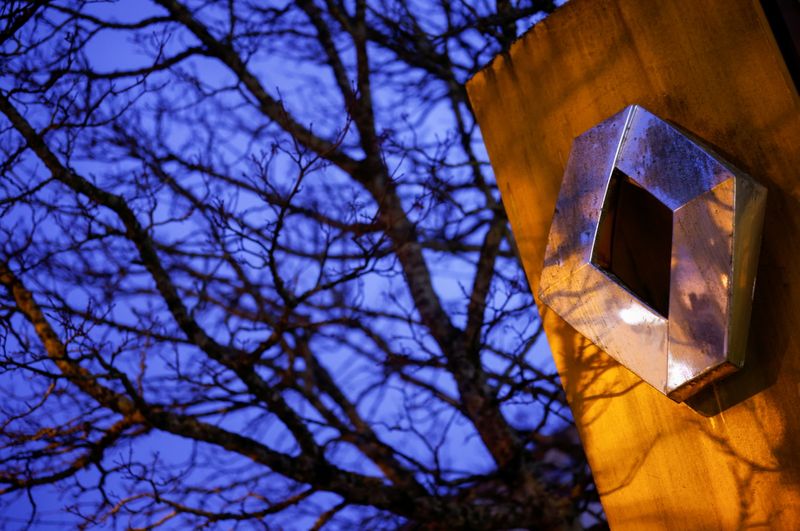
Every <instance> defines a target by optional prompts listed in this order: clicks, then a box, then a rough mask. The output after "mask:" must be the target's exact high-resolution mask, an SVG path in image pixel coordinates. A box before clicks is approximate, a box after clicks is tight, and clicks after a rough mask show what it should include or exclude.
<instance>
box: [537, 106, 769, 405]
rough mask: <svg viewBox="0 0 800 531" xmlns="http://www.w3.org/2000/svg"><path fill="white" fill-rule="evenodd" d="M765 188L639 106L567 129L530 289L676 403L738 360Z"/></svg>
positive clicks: (739, 362)
mask: <svg viewBox="0 0 800 531" xmlns="http://www.w3.org/2000/svg"><path fill="white" fill-rule="evenodd" d="M766 195H767V194H766V189H765V188H764V187H763V186H761V185H760V184H758V183H757V182H756V181H755V180H753V179H752V178H751V177H749V176H748V175H746V174H745V173H744V172H742V171H740V170H738V169H736V168H735V167H734V166H733V165H731V164H730V163H728V162H726V161H724V160H723V159H722V158H721V157H720V156H719V155H717V154H716V153H714V152H713V151H712V150H711V149H710V148H709V147H707V146H705V145H703V143H702V142H701V141H699V140H697V139H695V138H693V137H691V136H690V135H689V134H688V133H685V132H683V131H681V130H679V129H677V128H676V127H675V126H673V125H671V124H669V123H667V122H665V121H663V120H661V119H660V118H658V117H657V116H655V115H653V114H651V113H650V112H648V111H646V110H645V109H643V108H642V107H640V106H636V105H633V106H630V107H627V108H626V109H624V110H623V111H622V112H620V113H618V114H616V115H615V116H613V117H611V118H609V119H608V120H606V121H604V122H602V123H600V124H599V125H597V126H595V127H593V128H592V129H590V130H588V131H586V132H585V133H583V134H582V135H580V136H579V137H578V138H576V139H575V141H574V143H573V145H572V151H571V153H570V157H569V161H568V162H567V168H566V171H565V174H564V179H563V181H562V184H561V190H560V193H559V197H558V202H557V204H556V211H555V215H554V217H553V224H552V226H551V228H550V236H549V240H548V243H547V250H546V252H545V263H544V269H543V271H542V276H541V281H540V291H539V296H540V298H541V300H542V302H544V303H545V304H546V305H547V306H549V307H550V308H552V309H553V310H554V311H555V312H556V313H557V314H559V315H560V316H561V317H562V318H563V319H564V320H565V321H567V322H568V323H569V324H570V325H572V326H573V327H574V328H575V329H576V330H577V331H578V332H580V333H581V334H583V335H584V336H585V337H586V338H588V339H589V340H591V341H592V342H593V343H595V344H596V345H597V346H598V347H600V348H601V349H603V350H604V351H606V352H607V353H608V354H609V355H610V356H612V357H613V358H615V359H616V360H617V361H619V362H620V363H621V364H623V365H624V366H626V367H627V368H628V369H630V370H631V371H632V372H634V373H635V374H636V375H638V376H639V377H640V378H642V379H643V380H644V381H646V382H647V383H649V384H650V385H652V386H653V387H655V388H656V389H658V390H659V391H661V392H662V393H664V394H666V395H667V396H669V397H670V398H672V399H673V400H675V401H678V402H681V401H683V400H686V399H687V398H688V397H690V396H691V395H693V394H695V393H696V392H697V391H699V390H700V389H702V388H703V387H704V386H705V385H707V384H709V383H711V382H712V381H715V380H717V379H719V378H721V377H723V376H725V375H726V374H729V373H731V372H733V371H735V370H737V369H738V368H739V367H741V366H742V364H743V363H744V357H745V350H746V344H747V331H748V327H749V322H750V307H751V303H752V296H753V288H754V284H755V273H756V267H757V264H758V251H759V247H760V242H761V227H762V223H763V218H764V208H765V205H766Z"/></svg>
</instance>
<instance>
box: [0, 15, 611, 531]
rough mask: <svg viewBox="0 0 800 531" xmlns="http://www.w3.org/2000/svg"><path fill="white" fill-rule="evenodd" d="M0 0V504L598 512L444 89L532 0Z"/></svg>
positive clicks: (88, 508)
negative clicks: (110, 0) (117, 0)
mask: <svg viewBox="0 0 800 531" xmlns="http://www.w3.org/2000/svg"><path fill="white" fill-rule="evenodd" d="M0 9H2V17H3V19H2V20H3V25H2V28H0V31H1V33H0V39H2V45H1V46H2V50H0V51H1V52H2V57H1V58H0V112H2V115H0V128H1V129H0V157H2V167H1V169H0V171H1V172H2V173H1V174H0V194H1V195H0V215H2V223H0V245H2V248H1V249H0V283H2V284H3V286H4V288H5V289H3V290H0V291H1V292H2V293H0V304H1V305H2V306H1V307H0V311H1V312H2V316H1V318H0V322H1V323H2V326H1V327H0V331H2V336H1V337H0V341H1V343H0V344H1V345H2V350H1V351H0V355H1V356H2V358H0V371H1V373H0V392H2V393H3V399H2V402H0V408H1V409H0V417H1V418H0V420H1V421H2V425H1V426H2V428H0V444H1V445H2V446H1V448H2V449H1V450H0V492H2V496H0V502H1V503H4V504H5V506H6V509H7V512H6V514H12V513H13V514H17V515H18V516H19V515H20V514H22V513H21V512H20V511H21V510H22V509H20V508H21V507H24V508H26V509H25V510H26V511H27V513H26V514H25V518H26V519H27V522H28V523H29V524H33V525H35V524H42V523H47V522H48V521H50V520H53V519H61V520H62V521H65V522H72V523H80V524H81V525H83V526H84V527H95V526H102V527H107V526H115V527H148V528H149V527H159V526H162V525H163V526H165V527H175V528H184V527H186V526H207V525H215V524H217V523H220V524H222V525H223V527H226V528H227V527H245V528H250V527H264V528H302V527H313V528H315V529H318V528H321V527H323V526H330V527H332V528H333V527H338V528H353V527H365V528H395V527H398V526H407V527H410V528H414V527H424V528H448V529H450V528H487V529H488V528H510V527H517V528H519V527H525V528H541V529H560V528H566V527H570V528H572V527H575V526H577V525H587V524H588V525H591V524H592V523H593V521H594V522H595V523H597V524H598V525H601V524H602V514H601V513H600V510H599V505H598V503H597V494H596V492H595V489H594V486H593V483H592V480H591V477H590V475H589V473H588V469H587V466H586V462H585V457H584V455H583V452H582V450H581V447H580V443H579V441H578V440H577V437H576V436H575V432H574V428H573V426H572V424H571V421H570V419H569V413H568V409H567V408H566V405H565V403H564V396H563V393H562V391H561V388H560V386H559V383H558V380H557V376H556V375H555V373H554V370H553V368H552V366H551V364H550V363H549V361H548V360H547V359H546V358H545V357H543V356H541V354H538V355H537V353H536V350H537V349H535V347H536V346H537V345H541V343H540V342H541V340H542V337H541V330H540V327H539V323H538V321H537V318H536V312H535V308H534V307H533V300H532V297H531V296H530V293H529V289H528V286H527V284H526V281H525V278H524V274H523V272H522V270H521V267H520V265H519V262H518V260H517V258H516V256H515V252H514V242H513V238H512V235H511V234H510V232H509V229H508V223H507V219H506V216H505V213H504V210H503V206H502V204H501V202H500V198H499V194H498V190H497V189H496V185H495V183H494V181H493V178H492V175H491V170H490V168H489V166H488V163H487V162H486V157H485V155H484V153H483V152H482V148H481V142H480V138H479V134H478V131H477V129H476V125H475V121H474V118H473V116H472V114H471V110H470V108H469V103H468V101H467V98H466V93H465V91H464V82H465V80H466V79H468V77H469V76H471V75H472V74H474V73H475V72H476V71H477V70H478V69H479V68H480V66H481V65H482V64H484V63H485V62H486V61H488V60H489V59H490V58H491V57H492V56H493V55H494V54H496V53H499V52H502V51H503V50H505V49H507V48H508V46H509V45H510V44H511V42H512V41H513V40H514V39H515V38H516V36H517V34H518V32H519V31H521V30H524V29H525V28H526V27H527V26H529V25H530V24H531V23H533V22H535V21H536V20H537V19H538V18H541V17H542V16H544V14H545V13H546V12H548V11H550V10H552V9H554V5H553V3H552V2H549V1H538V0H519V1H511V0H507V1H501V0H497V2H496V4H495V3H494V2H490V1H489V0H475V1H472V2H469V1H466V0H436V1H431V2H427V1H419V2H417V1H413V0H405V1H404V0H375V1H368V0H324V1H323V0H298V1H296V2H285V1H277V0H276V1H273V2H261V1H255V0H241V1H237V2H233V1H232V0H231V1H227V2H192V3H188V2H187V3H182V2H179V1H178V0H157V1H156V2H155V3H154V4H153V5H150V4H145V3H144V2H138V1H137V2H131V3H129V4H118V3H104V2H90V1H69V0H63V1H52V2H50V1H37V2H21V1H20V2H15V1H10V2H5V3H4V4H3V7H2V8H0ZM532 201H534V203H533V206H532V207H533V208H535V198H532ZM538 350H539V351H541V349H538ZM15 511H16V512H15ZM23 512H24V511H23ZM9 518H10V519H9V520H7V523H9V522H11V523H13V522H15V520H13V518H11V517H9ZM65 519H66V520H65ZM593 519H594V520H593Z"/></svg>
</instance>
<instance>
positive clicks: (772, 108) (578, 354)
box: [468, 0, 800, 530]
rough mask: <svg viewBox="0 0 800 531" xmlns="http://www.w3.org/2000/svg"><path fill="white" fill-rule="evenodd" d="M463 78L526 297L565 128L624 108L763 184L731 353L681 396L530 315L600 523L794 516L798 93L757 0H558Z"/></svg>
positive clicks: (797, 508) (617, 525) (798, 394)
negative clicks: (556, 377)
mask: <svg viewBox="0 0 800 531" xmlns="http://www.w3.org/2000/svg"><path fill="white" fill-rule="evenodd" d="M468 90H469V94H470V99H471V102H472V105H473V107H474V109H475V112H476V114H477V116H478V121H479V123H480V126H481V130H482V132H483V135H484V140H485V142H486V146H487V149H488V151H489V156H490V159H491V162H492V166H493V167H494V170H495V172H496V175H497V179H498V183H499V185H500V189H501V192H502V194H503V201H504V204H505V207H506V209H507V211H508V214H509V217H510V219H511V225H512V228H513V230H514V234H515V236H516V239H517V243H518V246H519V249H520V253H521V255H522V259H523V262H524V265H525V269H526V272H527V274H528V279H529V281H530V284H531V287H532V289H533V292H534V293H537V291H538V279H539V273H540V271H541V268H542V262H543V258H544V250H545V245H546V242H547V234H548V231H549V225H550V220H551V218H552V215H553V209H554V207H555V201H556V197H557V195H558V189H559V185H560V181H561V176H562V175H563V172H564V167H565V165H566V161H567V157H568V155H569V151H570V145H571V142H572V139H573V138H574V137H576V136H577V135H579V134H581V133H582V132H584V131H586V130H587V129H589V128H590V127H592V126H594V125H595V124H597V123H599V122H600V121H602V120H604V119H605V118H607V117H609V116H611V115H613V114H615V113H616V112H618V111H620V110H621V109H622V108H623V107H625V106H626V105H629V104H634V103H637V104H641V105H643V106H644V107H645V108H647V109H648V110H650V111H652V112H654V113H656V114H658V115H659V116H661V117H662V118H665V119H667V120H670V121H672V122H674V123H676V124H678V125H680V126H681V127H683V128H684V129H686V130H688V131H690V132H692V133H694V134H695V135H696V136H698V137H700V138H703V139H704V140H706V141H707V142H709V143H710V144H711V145H713V146H716V147H717V148H718V149H719V151H720V153H721V154H722V155H723V156H724V157H725V158H727V159H728V160H731V161H732V162H734V163H735V164H736V165H737V166H738V167H740V168H742V169H743V170H744V171H746V172H748V173H749V174H750V175H752V176H753V177H755V178H756V179H757V180H759V181H760V182H761V183H762V184H764V185H765V186H767V188H769V198H768V206H767V215H766V220H765V222H764V239H763V244H762V246H763V247H762V251H761V258H760V266H759V270H758V281H757V288H756V296H755V301H754V305H753V317H752V324H751V329H750V341H749V345H748V353H747V356H748V357H747V362H746V366H745V368H744V369H743V370H742V371H740V372H739V373H737V374H735V375H734V376H732V377H730V378H728V379H727V380H725V381H723V382H722V383H719V384H716V385H714V386H712V388H710V389H708V390H706V391H703V392H702V393H701V394H700V395H698V396H697V397H695V398H694V399H692V400H691V401H690V402H689V403H688V404H676V403H673V402H672V401H671V400H670V399H668V398H667V397H665V396H663V395H662V394H660V393H659V392H658V391H656V390H654V389H653V388H651V387H650V386H648V385H646V384H644V383H642V382H641V381H640V380H638V378H636V377H635V376H634V375H633V374H631V373H630V372H628V371H627V370H626V369H624V368H623V367H621V366H620V365H618V364H617V363H616V362H614V361H613V360H612V359H611V358H609V357H608V356H606V355H605V354H604V353H603V352H601V351H599V350H598V349H597V348H596V347H594V346H593V345H591V343H589V342H588V341H587V340H586V339H585V338H583V337H582V336H580V335H579V334H577V333H576V332H575V331H574V330H573V329H572V328H571V327H570V326H569V325H567V324H566V323H565V322H564V321H562V320H561V319H560V318H559V317H558V316H556V315H555V314H553V313H552V312H550V311H548V310H547V309H546V308H543V309H542V310H543V311H542V314H543V315H542V317H543V321H544V326H545V330H546V332H547V337H548V340H549V342H550V346H551V348H552V350H553V354H554V356H555V360H556V364H557V366H558V369H559V372H560V373H561V376H562V380H563V384H564V387H565V389H566V392H567V396H568V398H569V401H570V404H571V406H572V409H573V413H574V415H575V418H576V421H577V424H578V427H579V429H580V432H581V436H582V438H583V442H584V444H585V446H586V451H587V454H588V456H589V461H590V464H591V466H592V470H593V472H594V476H595V480H596V481H597V485H598V488H599V489H600V492H601V496H602V500H603V505H604V507H605V510H606V513H607V515H608V519H609V522H610V524H611V526H612V528H613V529H637V530H638V529H651V528H664V529H736V528H745V527H759V526H763V527H769V528H777V529H797V528H800V260H798V258H800V98H798V93H797V89H796V87H795V85H794V84H793V81H792V77H791V76H790V74H789V72H788V71H787V67H786V64H785V62H784V60H783V58H782V56H781V54H780V52H779V50H778V47H777V45H776V42H775V39H774V37H773V34H772V31H771V29H770V26H769V24H768V23H767V20H766V18H765V17H764V14H763V12H762V9H761V7H760V3H759V2H757V1H753V0H736V1H733V0H671V1H669V2H656V1H652V2H650V1H647V2H644V1H641V0H572V1H571V2H569V3H568V4H567V5H566V6H565V7H564V8H562V9H560V10H558V11H557V12H556V13H554V14H553V15H552V16H551V17H550V18H548V19H546V20H545V21H544V22H542V23H540V24H538V25H537V26H535V27H534V28H533V29H532V30H531V31H530V32H528V33H527V34H526V35H525V37H524V38H522V39H521V40H520V41H519V42H517V43H516V44H515V45H514V46H513V47H512V49H511V52H510V53H509V54H508V55H505V56H500V57H498V58H497V59H496V60H495V61H494V62H493V63H492V64H491V65H490V66H489V67H487V68H486V69H484V70H483V71H482V72H481V73H480V74H478V75H477V76H476V77H475V78H474V79H473V80H472V81H471V82H470V83H469V85H468ZM733 281H735V279H733ZM737 326H745V323H738V324H737ZM642 355H647V353H642Z"/></svg>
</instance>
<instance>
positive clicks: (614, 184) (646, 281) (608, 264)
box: [592, 168, 672, 317]
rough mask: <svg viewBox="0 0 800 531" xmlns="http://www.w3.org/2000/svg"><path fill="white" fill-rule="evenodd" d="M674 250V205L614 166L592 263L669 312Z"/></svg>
mask: <svg viewBox="0 0 800 531" xmlns="http://www.w3.org/2000/svg"><path fill="white" fill-rule="evenodd" d="M671 255H672V211H671V210H670V209H669V208H668V207H667V206H666V205H664V204H663V203H661V202H660V201H659V200H658V199H656V198H655V197H654V196H653V195H652V194H651V193H650V192H648V191H647V190H645V189H644V188H642V187H641V186H639V185H638V184H636V183H635V182H633V181H632V180H631V179H630V178H629V177H628V176H627V175H625V174H624V173H623V172H621V171H620V170H618V169H616V168H615V169H614V173H613V174H612V176H611V181H610V182H609V185H608V191H607V192H606V198H605V201H604V202H603V212H602V214H601V215H600V225H599V227H598V231H597V239H596V240H595V244H594V249H593V250H592V263H594V264H595V265H597V266H598V267H600V268H601V269H603V270H604V271H605V272H606V273H609V274H611V275H612V276H614V277H616V278H617V279H618V280H619V282H620V283H621V284H622V285H623V286H625V287H626V288H627V289H628V290H629V291H631V292H632V293H633V294H634V295H636V296H637V297H638V298H639V299H640V300H641V301H642V302H644V303H645V304H647V305H648V306H650V307H651V308H652V309H653V310H655V311H656V312H658V313H659V314H661V315H662V316H663V317H667V316H668V314H669V272H670V260H671Z"/></svg>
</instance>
